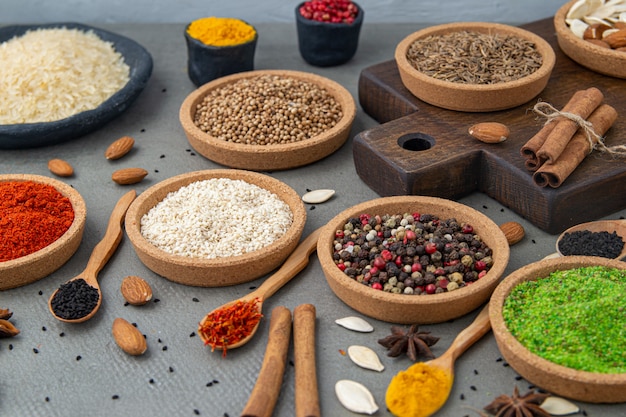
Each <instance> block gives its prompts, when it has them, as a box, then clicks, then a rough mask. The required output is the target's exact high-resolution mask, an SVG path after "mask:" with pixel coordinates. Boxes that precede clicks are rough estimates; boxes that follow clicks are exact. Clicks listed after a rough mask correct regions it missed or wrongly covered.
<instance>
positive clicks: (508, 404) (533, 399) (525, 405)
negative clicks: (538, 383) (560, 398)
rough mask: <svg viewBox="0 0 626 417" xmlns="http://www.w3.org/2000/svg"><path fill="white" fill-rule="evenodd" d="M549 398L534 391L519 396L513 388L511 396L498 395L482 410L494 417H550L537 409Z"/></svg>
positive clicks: (547, 395) (541, 409) (545, 412)
mask: <svg viewBox="0 0 626 417" xmlns="http://www.w3.org/2000/svg"><path fill="white" fill-rule="evenodd" d="M549 396H550V394H542V393H538V392H537V393H536V392H535V390H530V391H528V392H527V393H526V394H524V395H522V396H520V395H519V390H518V389H517V386H515V388H514V390H513V395H512V396H508V395H500V396H499V397H497V398H496V399H495V400H493V401H492V402H491V403H490V404H489V405H487V406H486V407H485V408H484V410H485V411H486V412H488V413H489V414H492V415H494V416H495V417H550V413H548V412H547V411H545V410H544V409H543V408H541V407H539V406H540V405H541V403H543V401H544V400H545V399H546V398H548V397H549Z"/></svg>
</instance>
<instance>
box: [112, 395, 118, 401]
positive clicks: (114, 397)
mask: <svg viewBox="0 0 626 417" xmlns="http://www.w3.org/2000/svg"><path fill="white" fill-rule="evenodd" d="M119 398H120V396H119V395H117V394H114V395H113V396H112V397H111V399H113V400H119Z"/></svg>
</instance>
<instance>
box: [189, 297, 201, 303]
mask: <svg viewBox="0 0 626 417" xmlns="http://www.w3.org/2000/svg"><path fill="white" fill-rule="evenodd" d="M191 301H193V302H194V303H199V302H200V300H198V299H197V298H196V297H193V298H192V299H191Z"/></svg>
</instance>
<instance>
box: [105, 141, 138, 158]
mask: <svg viewBox="0 0 626 417" xmlns="http://www.w3.org/2000/svg"><path fill="white" fill-rule="evenodd" d="M134 145H135V139H133V138H131V137H130V136H122V137H121V138H119V139H118V140H116V141H115V142H113V143H112V144H110V145H109V147H108V148H107V150H106V151H105V152H104V157H105V158H106V159H120V158H121V157H122V156H124V155H126V154H127V153H128V152H130V150H131V149H132V148H133V146H134Z"/></svg>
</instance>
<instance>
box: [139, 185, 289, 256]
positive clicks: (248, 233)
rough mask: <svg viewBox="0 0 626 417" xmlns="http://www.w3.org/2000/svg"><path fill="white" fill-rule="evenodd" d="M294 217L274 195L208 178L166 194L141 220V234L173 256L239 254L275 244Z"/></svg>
mask: <svg viewBox="0 0 626 417" xmlns="http://www.w3.org/2000/svg"><path fill="white" fill-rule="evenodd" d="M292 223H293V213H292V212H291V209H290V207H289V205H288V204H287V203H285V202H284V201H282V200H281V199H280V198H279V197H278V196H277V195H276V194H274V193H272V192H270V191H268V190H266V189H263V188H261V187H258V186H256V185H254V184H249V183H247V182H245V181H242V180H232V179H229V178H211V179H208V180H203V181H197V182H192V183H191V184H189V185H187V186H184V187H181V188H179V189H178V190H177V191H174V192H171V193H169V194H168V195H167V196H166V197H165V198H164V199H163V200H161V201H160V202H159V203H158V204H157V205H156V206H154V207H153V208H152V209H150V210H149V211H148V212H147V213H146V214H144V215H143V216H142V218H141V235H142V236H143V237H144V238H146V240H148V242H150V243H151V244H153V245H154V246H156V247H158V248H160V249H161V250H163V251H165V252H168V253H170V254H173V255H179V256H186V257H192V258H207V259H215V258H222V257H229V256H238V255H243V254H245V253H248V252H253V251H256V250H259V249H261V248H263V247H265V246H268V245H270V244H271V243H273V242H275V241H276V240H278V239H280V238H281V237H282V236H283V235H284V234H285V233H286V232H287V230H289V227H290V226H291V225H292Z"/></svg>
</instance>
